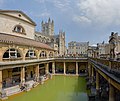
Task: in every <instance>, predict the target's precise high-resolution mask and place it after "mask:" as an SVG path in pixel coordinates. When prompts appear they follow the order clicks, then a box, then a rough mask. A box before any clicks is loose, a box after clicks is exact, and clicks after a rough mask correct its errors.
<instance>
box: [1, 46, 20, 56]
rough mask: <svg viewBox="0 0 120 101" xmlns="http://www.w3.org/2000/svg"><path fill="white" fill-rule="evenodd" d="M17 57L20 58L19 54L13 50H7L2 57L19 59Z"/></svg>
mask: <svg viewBox="0 0 120 101" xmlns="http://www.w3.org/2000/svg"><path fill="white" fill-rule="evenodd" d="M19 57H21V55H20V53H19V52H18V50H16V49H14V48H11V49H8V50H7V51H6V52H5V53H4V55H3V58H19Z"/></svg>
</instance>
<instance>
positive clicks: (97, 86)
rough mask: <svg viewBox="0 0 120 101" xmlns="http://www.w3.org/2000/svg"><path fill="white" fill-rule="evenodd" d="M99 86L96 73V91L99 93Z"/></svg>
mask: <svg viewBox="0 0 120 101" xmlns="http://www.w3.org/2000/svg"><path fill="white" fill-rule="evenodd" d="M99 88H100V85H99V73H98V72H97V71H96V90H97V91H99Z"/></svg>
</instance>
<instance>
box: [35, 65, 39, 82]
mask: <svg viewBox="0 0 120 101" xmlns="http://www.w3.org/2000/svg"><path fill="white" fill-rule="evenodd" d="M35 78H36V81H39V64H38V65H36V67H35Z"/></svg>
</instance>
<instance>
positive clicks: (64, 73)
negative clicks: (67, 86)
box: [64, 62, 66, 75]
mask: <svg viewBox="0 0 120 101" xmlns="http://www.w3.org/2000/svg"><path fill="white" fill-rule="evenodd" d="M64 74H65V75H66V63H65V62H64Z"/></svg>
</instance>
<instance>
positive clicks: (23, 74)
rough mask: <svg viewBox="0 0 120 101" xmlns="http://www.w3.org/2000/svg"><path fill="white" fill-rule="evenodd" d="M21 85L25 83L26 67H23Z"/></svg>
mask: <svg viewBox="0 0 120 101" xmlns="http://www.w3.org/2000/svg"><path fill="white" fill-rule="evenodd" d="M20 79H21V83H25V67H21V78H20Z"/></svg>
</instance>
